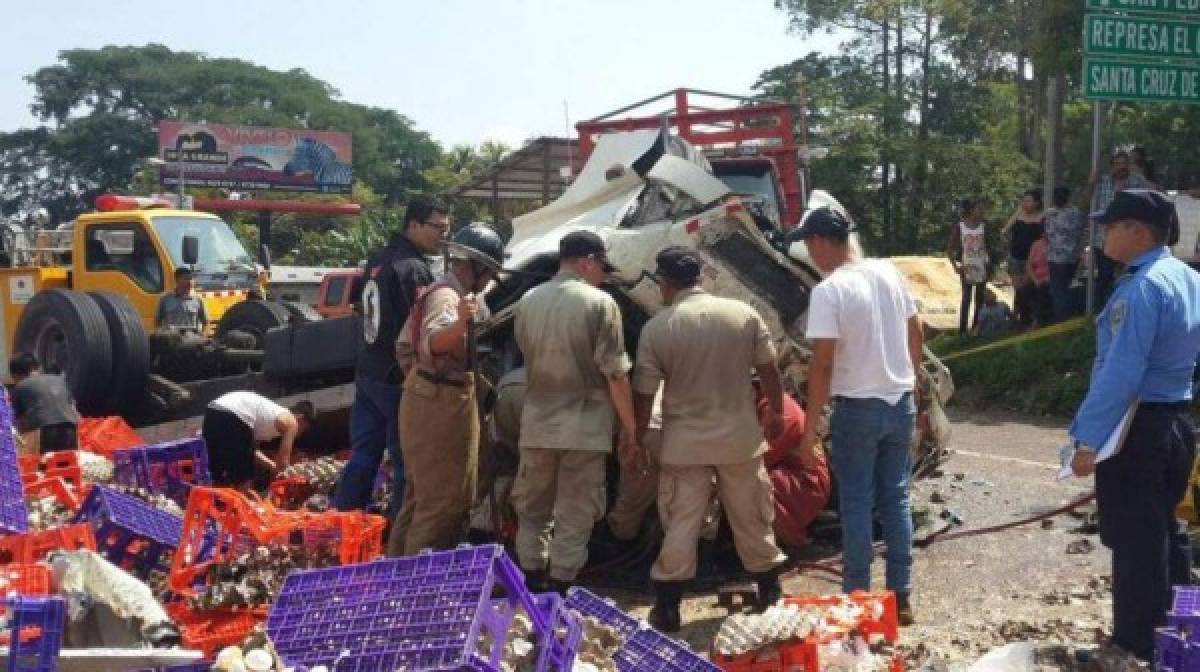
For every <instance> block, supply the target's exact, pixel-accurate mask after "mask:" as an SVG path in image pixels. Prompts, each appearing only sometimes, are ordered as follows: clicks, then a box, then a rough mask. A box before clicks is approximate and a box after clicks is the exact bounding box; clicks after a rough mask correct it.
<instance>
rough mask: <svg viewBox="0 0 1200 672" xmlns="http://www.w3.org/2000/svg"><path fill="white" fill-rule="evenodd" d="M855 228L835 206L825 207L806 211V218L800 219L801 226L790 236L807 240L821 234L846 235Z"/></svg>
mask: <svg viewBox="0 0 1200 672" xmlns="http://www.w3.org/2000/svg"><path fill="white" fill-rule="evenodd" d="M853 230H854V228H853V227H851V226H850V222H848V221H846V218H845V217H843V216H842V215H841V213H839V212H838V211H837V210H834V209H833V208H829V207H825V208H817V209H815V210H809V211H808V212H807V213H805V215H804V219H802V220H800V227H799V228H798V229H796V230H795V231H793V232H792V234H791V235H790V236H788V237H789V238H791V239H793V240H795V239H799V240H805V239H807V238H812V237H813V236H820V235H826V236H846V235H849V234H850V232H851V231H853Z"/></svg>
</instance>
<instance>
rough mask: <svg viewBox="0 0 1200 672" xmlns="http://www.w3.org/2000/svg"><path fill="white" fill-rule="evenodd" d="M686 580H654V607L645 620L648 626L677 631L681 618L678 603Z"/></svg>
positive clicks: (665, 630) (666, 630)
mask: <svg viewBox="0 0 1200 672" xmlns="http://www.w3.org/2000/svg"><path fill="white" fill-rule="evenodd" d="M686 588H687V582H686V581H655V582H654V608H653V609H651V610H650V616H649V618H647V619H646V620H647V621H649V622H650V627H652V628H654V629H655V630H658V631H659V632H667V633H672V632H679V629H680V628H681V627H683V623H682V621H683V619H682V617H681V616H680V615H679V603H680V602H682V601H683V591H684V590H685V589H686Z"/></svg>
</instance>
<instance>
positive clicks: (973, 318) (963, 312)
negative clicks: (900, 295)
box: [946, 147, 1158, 336]
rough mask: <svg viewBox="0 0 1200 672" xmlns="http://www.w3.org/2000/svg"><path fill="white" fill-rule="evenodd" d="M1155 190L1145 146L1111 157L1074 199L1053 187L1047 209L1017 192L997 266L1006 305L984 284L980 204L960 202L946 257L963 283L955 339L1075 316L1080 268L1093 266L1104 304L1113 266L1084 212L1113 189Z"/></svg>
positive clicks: (1104, 202) (991, 264) (1038, 195)
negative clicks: (1004, 280) (1005, 281)
mask: <svg viewBox="0 0 1200 672" xmlns="http://www.w3.org/2000/svg"><path fill="white" fill-rule="evenodd" d="M1157 188H1158V185H1157V184H1156V183H1155V167H1154V162H1153V161H1151V160H1150V159H1149V158H1148V157H1147V155H1146V151H1145V149H1144V148H1142V147H1134V148H1132V149H1130V150H1128V151H1127V150H1124V149H1121V150H1117V151H1116V152H1114V153H1113V154H1112V157H1111V159H1110V162H1109V169H1108V171H1107V172H1105V173H1100V171H1097V170H1093V171H1092V174H1091V176H1090V177H1089V179H1088V184H1087V188H1086V189H1085V190H1084V192H1083V193H1082V194H1081V195H1080V198H1078V199H1077V200H1073V198H1072V197H1073V196H1075V194H1073V193H1072V191H1071V189H1070V188H1068V187H1065V186H1060V187H1057V188H1056V189H1054V192H1053V194H1051V202H1050V204H1049V207H1047V204H1046V203H1045V195H1044V194H1043V192H1042V190H1041V189H1029V190H1028V191H1026V192H1025V193H1024V194H1022V195H1021V201H1020V203H1019V204H1018V205H1017V208H1016V211H1015V212H1013V214H1012V216H1011V217H1009V219H1008V221H1007V222H1006V223H1005V224H1004V226H1003V227H1002V229H1001V234H1002V235H1003V236H1004V237H1005V239H1006V241H1007V243H1008V258H1007V260H1004V261H1005V264H1004V268H1005V270H1006V271H1007V275H1008V278H1009V280H1010V282H1011V283H1012V290H1013V300H1012V306H1011V308H1010V307H1009V306H1008V305H1006V304H1005V303H1003V302H1001V301H1000V300H999V297H998V296H997V295H996V293H995V291H993V290H992V289H990V288H988V287H987V282H988V280H990V279H991V277H992V276H993V273H994V272H995V271H996V270H997V266H998V265H999V264H997V263H995V260H993V259H992V255H991V254H989V252H988V246H987V223H986V222H985V221H984V214H983V213H984V203H983V202H982V201H981V200H979V199H976V198H964V199H962V201H960V203H959V213H960V216H961V220H960V221H959V222H958V223H957V224H955V225H954V226H952V227H951V228H950V234H949V238H948V240H947V242H946V254H947V256H949V257H950V260H951V262H952V263H953V264H954V267H955V270H956V271H957V272H958V274H959V277H960V279H961V281H962V304H961V308H960V311H959V334H960V335H962V336H966V335H968V334H970V335H975V336H991V335H996V334H1002V333H1005V332H1008V331H1011V330H1025V329H1031V328H1036V327H1041V326H1046V325H1049V324H1054V323H1056V322H1060V321H1062V320H1064V319H1067V318H1068V317H1071V316H1072V315H1076V314H1079V313H1082V312H1083V310H1084V307H1085V301H1086V299H1085V296H1086V294H1085V292H1086V277H1081V274H1080V271H1081V270H1082V269H1085V268H1087V266H1086V264H1087V263H1090V264H1092V265H1093V266H1094V268H1095V297H1094V298H1095V304H1094V305H1096V306H1103V305H1104V302H1105V301H1106V300H1107V298H1108V295H1109V294H1110V293H1111V292H1112V288H1113V283H1114V281H1115V278H1116V270H1117V263H1116V262H1115V261H1113V260H1112V259H1110V258H1109V257H1107V256H1105V254H1104V252H1103V249H1104V236H1103V231H1102V230H1101V228H1100V227H1091V228H1090V229H1089V226H1088V213H1091V212H1097V211H1100V210H1103V209H1104V208H1106V207H1107V206H1108V204H1109V202H1110V201H1112V198H1113V194H1115V193H1117V192H1118V191H1121V190H1124V189H1157ZM1076 203H1079V204H1082V205H1084V206H1085V207H1086V208H1087V210H1086V211H1084V210H1082V209H1080V207H1078V206H1077V205H1076ZM1089 230H1090V232H1091V233H1090V238H1089ZM1088 254H1090V255H1091V256H1090V257H1088V256H1087V255H1088Z"/></svg>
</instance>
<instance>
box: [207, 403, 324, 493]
mask: <svg viewBox="0 0 1200 672" xmlns="http://www.w3.org/2000/svg"><path fill="white" fill-rule="evenodd" d="M315 416H316V412H315V410H314V409H313V405H312V402H310V401H301V402H299V403H297V404H295V405H294V406H292V407H291V408H284V407H283V406H280V405H279V404H277V403H275V402H274V401H271V400H270V399H268V398H266V397H264V396H262V395H261V394H257V393H255V392H250V391H248V390H238V391H235V392H227V393H225V394H223V395H221V396H219V397H217V398H216V399H214V400H213V401H211V402H210V403H209V404H208V409H206V410H205V412H204V421H203V424H202V425H201V427H200V434H201V436H203V437H204V442H205V444H206V445H207V447H208V466H209V469H210V470H211V471H212V481H213V484H214V485H222V486H229V487H235V488H241V489H243V490H248V489H250V487H251V486H252V485H253V482H254V465H255V463H256V462H257V463H258V464H260V465H262V466H264V467H266V468H267V469H270V470H271V471H275V470H277V469H282V468H284V467H286V466H288V465H290V464H291V461H292V448H293V446H295V443H296V439H297V438H299V437H300V436H301V435H303V434H304V433H305V432H306V431H308V429H309V428H310V427H312V424H313V420H314V419H315ZM275 439H279V452H278V453H277V454H276V457H275V459H274V460H272V459H270V458H268V457H267V456H266V455H265V454H263V453H262V452H261V451H260V450H259V449H258V448H259V444H261V443H267V442H269V441H274V440H275Z"/></svg>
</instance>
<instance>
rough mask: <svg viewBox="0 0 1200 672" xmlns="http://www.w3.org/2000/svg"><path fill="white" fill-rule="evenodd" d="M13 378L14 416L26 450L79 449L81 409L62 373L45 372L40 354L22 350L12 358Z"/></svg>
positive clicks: (9, 368)
mask: <svg viewBox="0 0 1200 672" xmlns="http://www.w3.org/2000/svg"><path fill="white" fill-rule="evenodd" d="M8 372H9V374H10V375H11V376H12V379H13V383H15V384H14V386H13V390H12V407H13V419H14V420H15V421H16V424H17V431H18V432H19V433H20V435H21V442H22V443H23V444H24V452H27V453H33V454H35V455H36V454H38V453H39V452H40V453H50V452H54V451H57V450H76V449H77V448H78V447H79V446H78V444H77V439H76V433H75V428H76V425H78V424H79V412H78V411H76V410H75V400H74V399H72V398H71V391H70V389H68V388H67V381H66V379H65V378H63V377H62V376H58V375H53V374H47V373H42V369H41V365H40V364H38V361H37V358H36V357H34V356H33V355H31V354H29V353H24V352H23V353H18V354H17V355H16V356H15V357H13V358H12V359H10V360H9V362H8Z"/></svg>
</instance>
